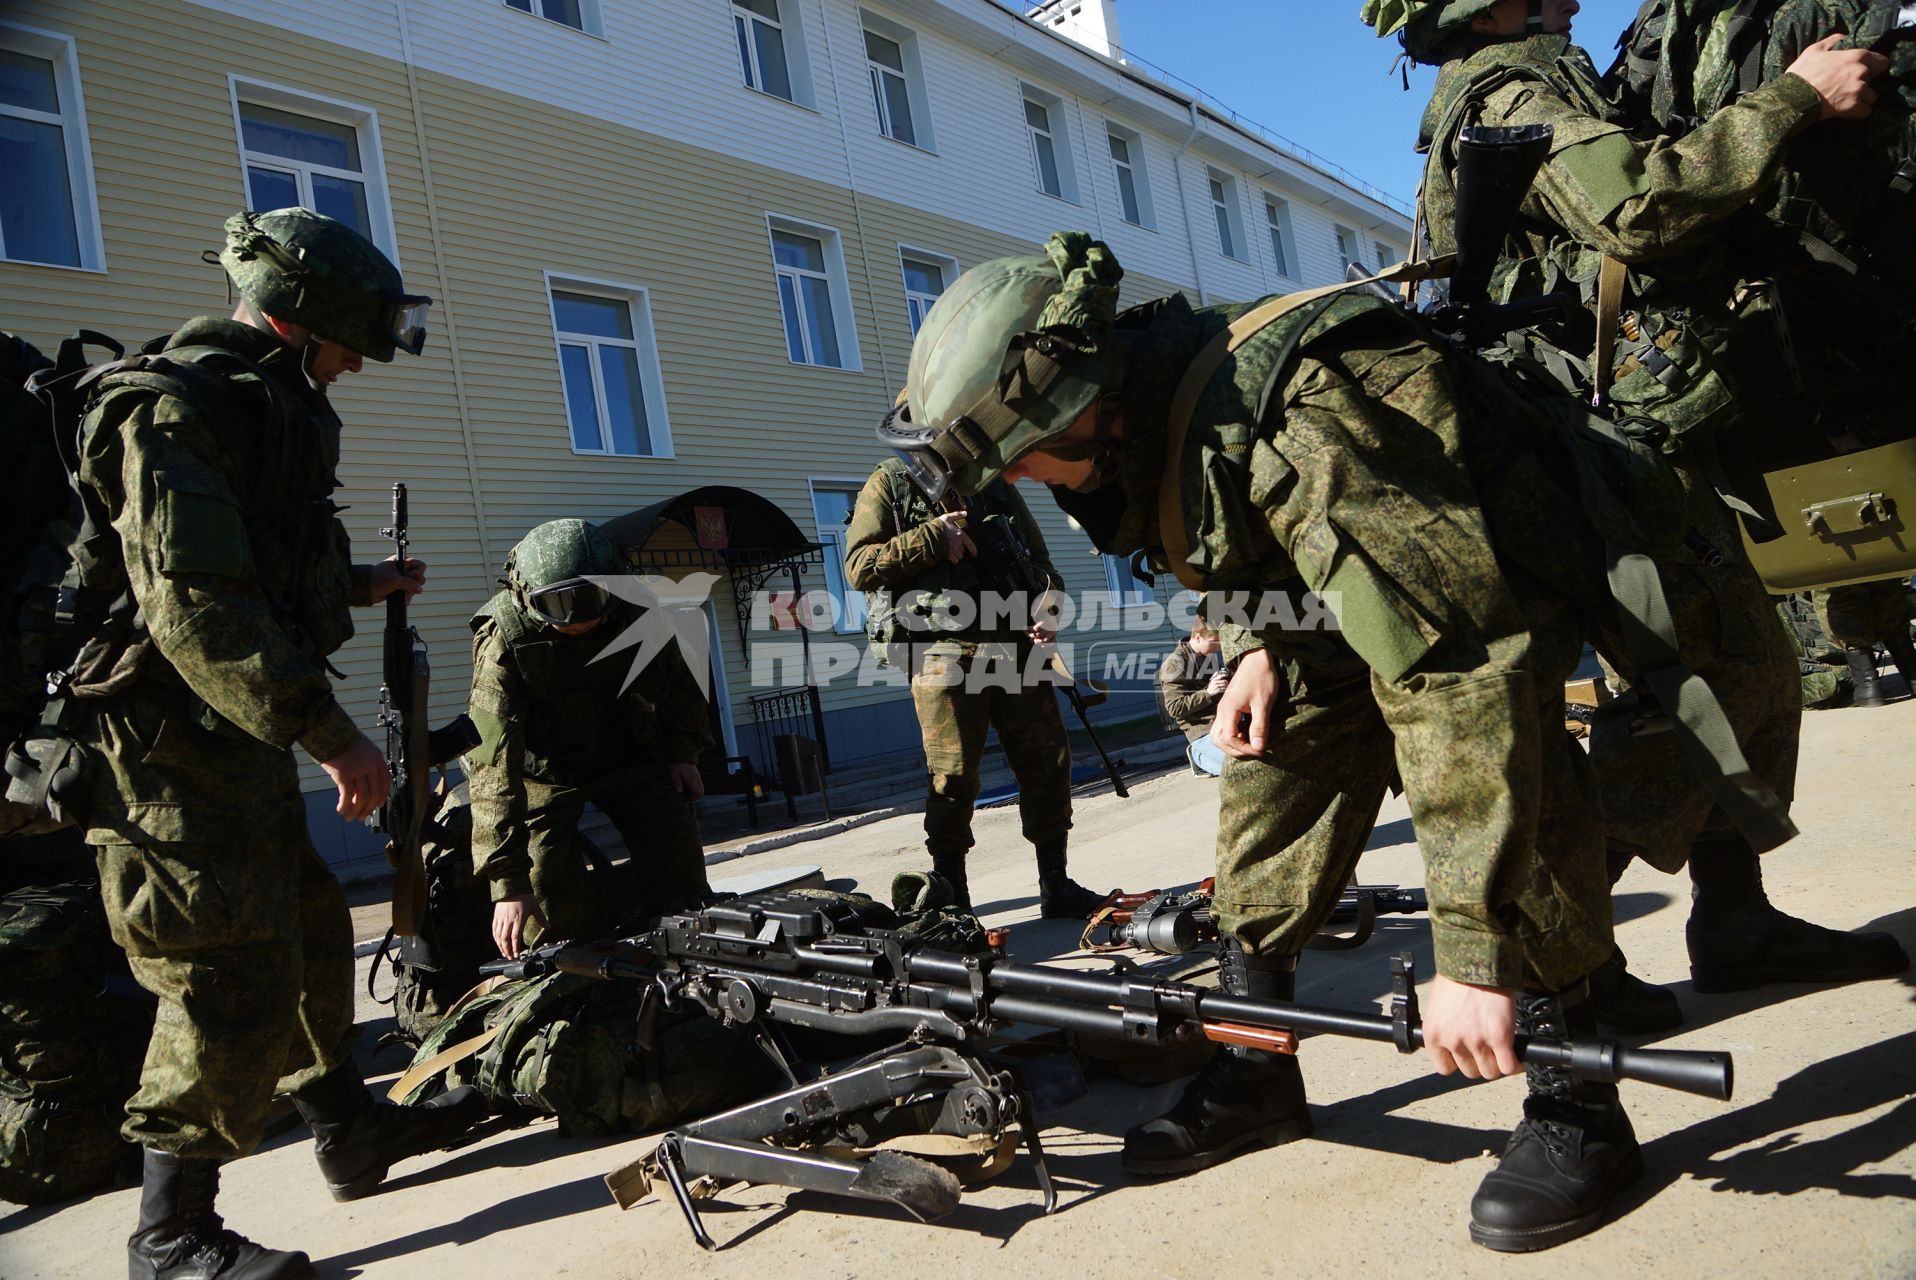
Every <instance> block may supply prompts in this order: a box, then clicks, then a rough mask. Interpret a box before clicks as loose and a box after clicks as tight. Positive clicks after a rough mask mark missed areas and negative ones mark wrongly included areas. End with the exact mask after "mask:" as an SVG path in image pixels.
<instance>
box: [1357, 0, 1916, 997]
mask: <svg viewBox="0 0 1916 1280" xmlns="http://www.w3.org/2000/svg"><path fill="white" fill-rule="evenodd" d="M1577 8H1578V6H1577V5H1576V3H1575V0H1528V2H1527V0H1368V3H1367V4H1366V5H1365V8H1364V20H1365V21H1366V22H1367V23H1370V24H1372V25H1374V26H1376V28H1377V30H1378V33H1379V34H1380V35H1389V34H1393V33H1398V34H1400V36H1401V40H1402V42H1403V45H1404V48H1405V50H1406V51H1407V52H1408V53H1409V55H1410V56H1411V57H1413V58H1415V59H1416V60H1417V61H1420V62H1428V63H1434V64H1441V66H1442V71H1441V72H1440V74H1439V77H1438V81H1437V86H1436V89H1435V92H1434V94H1433V96H1432V99H1431V103H1430V106H1429V108H1428V109H1427V110H1426V112H1425V115H1424V122H1423V127H1422V137H1421V139H1420V142H1419V146H1420V149H1426V150H1428V151H1429V160H1428V163H1427V166H1426V169H1425V175H1424V183H1423V188H1422V202H1423V222H1424V225H1425V226H1426V227H1427V228H1428V229H1429V232H1430V236H1431V241H1432V244H1433V247H1435V248H1436V249H1437V251H1438V252H1446V251H1448V250H1449V249H1450V248H1451V247H1452V246H1451V243H1450V240H1451V233H1452V228H1453V226H1454V217H1455V208H1456V189H1455V173H1456V149H1455V145H1454V143H1455V138H1456V135H1457V131H1458V129H1459V128H1460V127H1461V126H1464V125H1488V126H1519V125H1535V124H1547V125H1550V126H1551V127H1552V128H1553V130H1554V138H1553V141H1552V143H1551V147H1552V150H1551V153H1550V156H1549V158H1548V159H1547V160H1546V161H1545V163H1544V165H1543V168H1542V170H1541V171H1540V172H1539V174H1538V175H1537V178H1536V181H1535V183H1534V185H1533V187H1532V189H1531V191H1530V193H1529V195H1528V196H1527V197H1526V199H1525V201H1524V204H1523V208H1522V210H1521V212H1520V213H1519V215H1518V219H1517V222H1516V225H1515V226H1514V227H1513V229H1512V234H1511V236H1510V239H1509V240H1508V242H1507V247H1506V254H1507V256H1506V259H1505V261H1504V262H1503V263H1502V264H1500V265H1499V267H1498V270H1497V273H1496V274H1495V276H1494V277H1493V291H1498V292H1499V295H1500V297H1501V298H1506V299H1507V298H1511V297H1525V296H1530V295H1532V294H1538V293H1545V292H1549V291H1551V290H1555V289H1558V288H1572V289H1578V290H1581V291H1582V294H1583V296H1584V297H1585V299H1586V300H1589V301H1590V302H1591V304H1592V306H1593V307H1594V306H1595V305H1596V295H1597V293H1598V290H1599V277H1600V274H1601V273H1602V269H1603V266H1604V263H1605V261H1606V260H1608V261H1610V262H1611V263H1613V264H1621V267H1625V268H1627V269H1628V275H1627V284H1626V286H1625V289H1624V292H1623V296H1622V300H1621V304H1620V305H1621V306H1622V307H1624V308H1626V309H1627V314H1626V316H1625V323H1624V324H1623V325H1621V326H1620V328H1621V329H1622V333H1621V334H1620V335H1619V340H1618V342H1617V345H1616V349H1615V358H1614V360H1613V361H1612V368H1611V369H1610V370H1606V371H1605V373H1604V377H1603V398H1604V399H1605V400H1606V402H1607V403H1609V404H1610V405H1612V406H1614V408H1615V409H1616V410H1617V411H1618V412H1619V413H1620V414H1621V415H1627V416H1632V417H1633V418H1634V419H1635V421H1636V422H1638V423H1639V424H1643V426H1642V428H1641V429H1646V430H1649V431H1650V432H1651V433H1652V434H1653V435H1654V436H1655V438H1656V442H1657V443H1658V444H1660V445H1661V447H1662V448H1663V449H1664V451H1665V452H1666V453H1667V454H1668V455H1669V456H1670V458H1671V460H1672V462H1673V463H1675V464H1676V466H1677V467H1678V470H1679V474H1680V475H1681V476H1682V478H1683V481H1684V484H1685V486H1686V489H1687V491H1688V494H1689V516H1690V524H1691V529H1692V533H1691V536H1690V537H1689V538H1688V539H1687V540H1686V542H1685V544H1684V546H1683V547H1682V548H1680V549H1678V550H1677V551H1676V552H1675V553H1673V554H1671V555H1667V556H1664V557H1661V558H1660V559H1659V561H1658V571H1659V576H1660V577H1661V579H1662V583H1663V589H1664V592H1665V594H1666V596H1667V598H1668V601H1669V606H1670V610H1671V614H1672V616H1673V618H1674V620H1675V623H1676V630H1677V634H1678V635H1679V636H1680V637H1683V638H1684V643H1683V644H1682V647H1681V657H1682V659H1683V662H1684V664H1685V665H1686V666H1688V667H1689V669H1690V670H1691V671H1693V672H1695V674H1696V675H1697V676H1699V677H1701V678H1702V679H1703V680H1704V681H1705V682H1706V683H1707V684H1708V686H1709V687H1710V689H1711V690H1713V691H1714V692H1715V693H1716V695H1717V697H1718V699H1719V700H1720V701H1721V702H1722V704H1723V708H1724V711H1725V713H1726V715H1727V717H1728V720H1729V723H1730V726H1731V728H1732V729H1733V731H1734V733H1735V736H1736V739H1737V741H1738V743H1739V744H1740V746H1741V749H1742V752H1743V755H1744V756H1745V758H1746V759H1747V760H1748V761H1749V763H1750V766H1751V768H1752V769H1753V770H1754V772H1755V773H1756V775H1758V777H1759V778H1760V780H1761V781H1762V782H1763V783H1765V784H1767V787H1768V789H1769V791H1770V792H1771V793H1773V794H1774V795H1775V796H1777V797H1780V798H1781V799H1782V801H1784V802H1785V803H1786V802H1787V800H1788V798H1789V796H1790V795H1791V794H1792V792H1793V790H1794V784H1795V774H1796V749H1797V734H1798V729H1799V726H1800V722H1801V715H1802V711H1801V701H1800V693H1799V682H1798V679H1797V670H1796V664H1795V661H1794V658H1793V656H1792V654H1791V652H1790V648H1789V645H1788V643H1787V639H1786V637H1785V636H1784V634H1783V632H1782V630H1781V628H1779V627H1778V625H1777V620H1776V613H1775V610H1774V608H1773V606H1772V605H1771V604H1770V601H1769V598H1768V595H1767V593H1766V591H1765V590H1764V587H1763V584H1762V582H1761V580H1760V579H1759V578H1758V577H1757V575H1756V572H1755V570H1754V568H1752V566H1751V565H1750V562H1749V558H1748V555H1747V553H1746V552H1745V551H1744V548H1743V543H1742V538H1741V535H1740V532H1739V530H1738V528H1737V525H1736V520H1735V517H1734V516H1733V515H1732V514H1731V511H1730V509H1729V507H1728V506H1726V505H1725V503H1724V502H1723V500H1722V499H1721V498H1719V497H1718V496H1717V477H1718V476H1719V475H1720V472H1721V468H1720V466H1718V465H1717V464H1716V462H1715V458H1714V454H1713V450H1714V441H1715V440H1716V439H1717V438H1719V437H1720V436H1721V435H1722V433H1723V432H1724V431H1725V429H1726V428H1729V427H1730V426H1732V425H1733V424H1734V423H1735V422H1736V421H1737V417H1738V413H1739V393H1738V391H1737V390H1736V388H1735V385H1734V378H1735V374H1734V372H1733V370H1732V368H1731V365H1730V361H1729V358H1728V356H1729V354H1730V353H1732V352H1734V351H1735V350H1736V344H1737V343H1738V342H1739V341H1742V340H1744V339H1741V338H1740V337H1739V335H1738V334H1737V332H1736V317H1735V316H1734V315H1733V314H1732V311H1731V308H1730V305H1729V304H1730V300H1731V294H1730V290H1729V288H1728V286H1727V283H1726V276H1725V274H1724V273H1725V269H1726V264H1724V263H1723V262H1721V261H1720V260H1718V258H1717V257H1716V256H1715V255H1714V254H1713V253H1712V252H1711V250H1712V246H1713V245H1715V244H1716V242H1715V240H1714V239H1713V237H1715V236H1716V234H1717V233H1718V231H1719V230H1720V228H1721V227H1722V226H1723V224H1724V223H1725V222H1726V220H1728V219H1729V218H1731V217H1732V216H1733V215H1735V214H1736V213H1737V212H1738V211H1740V210H1742V209H1744V208H1745V207H1746V206H1747V205H1748V204H1749V203H1750V202H1751V201H1752V199H1754V198H1755V197H1756V196H1757V195H1758V194H1759V193H1761V192H1762V191H1763V190H1764V189H1765V188H1766V187H1767V185H1768V184H1770V183H1771V182H1772V181H1773V180H1774V178H1775V175H1776V171H1777V165H1778V163H1779V160H1780V158H1781V156H1782V155H1783V152H1784V148H1785V147H1786V146H1787V144H1788V143H1789V141H1790V140H1791V139H1792V138H1794V137H1796V136H1797V135H1798V134H1800V133H1802V131H1803V130H1805V129H1808V128H1810V127H1811V126H1813V125H1815V124H1816V123H1817V121H1818V120H1819V119H1825V118H1832V117H1846V118H1847V117H1855V116H1860V115H1867V114H1868V111H1869V103H1870V101H1871V100H1873V96H1874V95H1873V93H1872V91H1871V90H1870V89H1869V86H1868V80H1869V78H1870V76H1871V75H1873V74H1875V73H1876V72H1877V71H1880V70H1881V67H1882V59H1881V58H1880V57H1878V56H1877V55H1874V54H1867V53H1861V52H1854V51H1851V52H1839V51H1837V50H1834V49H1831V48H1827V47H1815V48H1812V49H1810V50H1808V51H1806V52H1805V53H1804V54H1803V55H1802V57H1801V58H1800V60H1799V61H1798V62H1797V63H1796V64H1795V65H1794V66H1793V68H1792V69H1793V70H1794V71H1795V72H1796V74H1789V75H1784V76H1781V77H1779V78H1778V79H1777V80H1775V81H1774V82H1773V83H1771V84H1769V85H1766V86H1764V87H1763V88H1762V89H1761V90H1759V91H1757V92H1755V93H1752V94H1750V95H1747V96H1746V97H1744V98H1742V99H1740V100H1739V101H1738V102H1737V103H1736V104H1735V105H1734V106H1732V107H1731V108H1729V109H1727V110H1725V111H1723V112H1720V113H1719V114H1718V115H1717V116H1715V117H1713V118H1712V119H1710V120H1709V121H1708V122H1706V123H1705V124H1703V125H1702V126H1700V127H1699V128H1697V129H1695V130H1694V131H1692V132H1690V133H1689V134H1688V135H1687V136H1685V137H1683V138H1681V139H1675V138H1671V137H1658V138H1655V139H1652V140H1649V141H1644V140H1640V139H1638V138H1636V137H1634V136H1633V135H1632V134H1631V132H1630V131H1629V126H1630V124H1631V123H1632V122H1631V121H1628V120H1626V119H1623V118H1620V116H1619V113H1618V112H1617V111H1616V110H1615V109H1614V108H1612V107H1610V106H1609V105H1608V103H1607V102H1606V101H1605V99H1604V97H1603V94H1602V91H1601V88H1600V86H1599V84H1598V78H1597V75H1596V72H1595V70H1594V68H1593V67H1592V66H1591V65H1590V61H1589V58H1588V56H1587V55H1586V54H1584V52H1583V51H1582V50H1581V49H1579V48H1577V47H1576V46H1575V45H1572V44H1571V43H1570V41H1569V36H1568V32H1569V29H1570V22H1571V18H1572V16H1573V15H1574V14H1575V13H1576V12H1577ZM1609 270H1611V271H1612V272H1615V271H1618V270H1620V268H1619V267H1616V266H1613V267H1611V268H1609ZM1533 336H1534V341H1535V344H1536V349H1537V350H1539V351H1542V352H1544V353H1546V356H1547V357H1549V358H1552V359H1555V361H1556V363H1557V364H1558V365H1559V366H1561V367H1564V368H1565V369H1567V368H1568V362H1567V361H1565V360H1563V359H1562V358H1561V356H1560V355H1557V354H1556V353H1562V352H1567V353H1569V354H1571V355H1573V356H1576V357H1577V358H1579V359H1588V358H1589V356H1590V352H1589V341H1590V340H1589V337H1588V331H1587V330H1582V331H1578V330H1574V329H1571V330H1566V331H1564V332H1557V331H1555V330H1543V331H1540V332H1539V333H1538V334H1536V335H1533ZM1747 394H1748V393H1747V391H1745V392H1743V393H1742V395H1744V396H1747ZM1625 674H1626V676H1628V675H1630V674H1631V672H1629V671H1628V670H1626V671H1625ZM1647 714H1648V709H1646V708H1645V706H1644V704H1643V702H1642V701H1641V698H1640V696H1639V695H1637V694H1635V693H1632V694H1630V695H1626V696H1625V697H1623V698H1619V699H1617V700H1616V701H1614V702H1612V703H1611V704H1610V705H1609V706H1608V707H1606V708H1605V709H1604V710H1603V711H1602V712H1601V713H1600V715H1599V718H1598V721H1597V724H1596V726H1595V728H1594V730H1593V732H1592V736H1591V759H1592V761H1593V763H1594V764H1595V765H1596V768H1597V774H1598V778H1599V780H1600V782H1601V784H1602V790H1603V795H1604V798H1605V805H1604V815H1605V827H1606V836H1607V838H1608V842H1609V846H1610V872H1611V875H1612V878H1613V879H1614V878H1615V877H1617V876H1620V875H1621V874H1622V872H1623V870H1624V868H1625V867H1626V866H1627V865H1628V864H1629V862H1630V860H1631V859H1632V858H1642V859H1644V860H1645V861H1646V862H1648V863H1650V864H1651V865H1652V866H1655V867H1657V868H1658V869H1660V870H1663V871H1666V872H1675V871H1677V870H1678V869H1680V868H1682V867H1683V866H1685V865H1686V864H1687V865H1688V867H1689V869H1690V876H1691V880H1692V883H1693V884H1694V886H1695V894H1696V897H1695V903H1694V905H1693V908H1692V910H1691V914H1690V920H1689V924H1688V928H1687V931H1686V932H1687V938H1688V943H1689V950H1690V959H1691V973H1692V976H1693V979H1694V981H1695V984H1696V987H1697V989H1698V990H1700V991H1726V990H1739V989H1743V988H1746V987H1752V986H1757V985H1760V984H1763V983H1766V982H1775V981H1786V980H1787V981H1848V980H1852V979H1856V978H1864V977H1872V976H1876V975H1879V974H1884V973H1893V972H1896V971H1898V970H1900V969H1902V968H1904V967H1906V966H1907V964H1908V958H1907V956H1905V955H1904V954H1903V952H1902V950H1901V948H1900V947H1898V946H1897V944H1896V942H1895V940H1894V939H1893V938H1891V937H1890V936H1889V935H1888V934H1883V933H1861V934H1854V935H1851V934H1843V933H1838V932H1836V931H1833V930H1829V929H1823V928H1820V927H1818V926H1815V925H1812V924H1809V923H1806V922H1804V921H1801V920H1797V919H1795V918H1794V917H1791V916H1787V915H1785V914H1783V913H1782V912H1781V911H1778V910H1777V909H1776V908H1775V907H1773V906H1771V905H1770V903H1769V900H1768V898H1767V897H1766V895H1765V894H1764V892H1763V886H1762V879H1761V875H1760V873H1759V870H1758V865H1757V853H1758V852H1759V844H1760V846H1761V847H1762V848H1769V847H1772V846H1773V845H1774V844H1777V843H1780V842H1781V841H1782V840H1784V839H1787V838H1788V836H1789V835H1791V834H1794V828H1793V827H1791V826H1789V824H1788V823H1787V821H1786V820H1785V819H1784V818H1783V817H1782V815H1781V814H1780V812H1779V813H1777V814H1776V816H1775V818H1774V822H1773V829H1772V830H1770V831H1768V832H1759V833H1756V836H1757V838H1755V839H1753V837H1752V835H1751V834H1746V833H1745V832H1744V831H1742V830H1739V829H1738V828H1737V827H1736V826H1735V825H1733V824H1732V823H1731V822H1730V821H1729V819H1728V818H1727V817H1726V816H1725V814H1724V812H1723V810H1722V809H1720V808H1718V806H1717V803H1716V800H1715V798H1714V797H1713V796H1712V795H1711V793H1710V792H1709V791H1707V790H1706V789H1705V788H1704V786H1702V785H1701V784H1700V783H1699V782H1698V779H1697V775H1696V773H1695V771H1694V770H1693V768H1692V767H1691V766H1690V764H1689V763H1688V761H1687V760H1686V758H1685V756H1684V754H1683V749H1682V746H1681V744H1680V743H1679V742H1678V741H1677V735H1676V734H1674V733H1651V732H1642V728H1643V724H1642V721H1643V720H1644V719H1645V718H1646V716H1647ZM1593 987H1594V990H1595V991H1596V994H1597V997H1598V999H1599V1001H1600V1002H1601V1004H1602V1006H1603V1016H1604V1017H1605V1018H1606V1020H1607V1021H1610V1022H1612V1023H1616V1024H1622V1025H1634V1026H1637V1027H1640V1028H1643V1029H1652V1028H1660V1027H1668V1026H1674V1025H1677V1024H1678V1023H1679V1022H1680V1021H1681V1014H1680V1012H1679V1010H1678V1009H1677V1007H1676V1000H1675V997H1674V996H1673V995H1671V994H1670V993H1669V992H1667V991H1659V990H1658V989H1656V988H1654V987H1651V986H1649V985H1648V984H1646V983H1643V982H1641V981H1640V980H1637V979H1636V978H1634V977H1633V976H1631V975H1629V974H1628V973H1627V972H1626V971H1625V969H1624V965H1623V957H1622V954H1621V952H1618V953H1616V954H1615V955H1613V956H1612V957H1611V960H1610V963H1609V964H1608V965H1607V966H1606V967H1605V970H1604V972H1603V973H1601V974H1599V975H1597V978H1596V979H1595V980H1594V983H1593Z"/></svg>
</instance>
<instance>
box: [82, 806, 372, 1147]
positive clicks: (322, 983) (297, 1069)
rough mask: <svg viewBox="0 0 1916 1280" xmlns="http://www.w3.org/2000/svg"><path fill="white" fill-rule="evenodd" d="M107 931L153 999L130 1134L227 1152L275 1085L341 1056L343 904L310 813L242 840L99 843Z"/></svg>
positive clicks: (252, 1136)
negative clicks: (306, 823) (308, 824)
mask: <svg viewBox="0 0 1916 1280" xmlns="http://www.w3.org/2000/svg"><path fill="white" fill-rule="evenodd" d="M94 855H95V859H96V862H97V863H98V866H99V869H100V890H101V895H102V897H103V899H104V900H105V903H106V912H107V922H108V924H109V926H110V927H111V929H112V933H113V940H114V941H115V942H117V943H119V944H120V946H121V947H122V948H124V949H125V951H126V953H127V959H128V961H129V963H130V964H131V965H132V968H133V977H134V979H135V980H136V981H137V982H138V983H139V984H140V985H141V986H142V987H145V988H146V989H147V990H148V991H150V992H152V993H153V995H154V996H155V997H156V998H157V999H158V1001H159V1010H158V1013H157V1015H156V1017H155V1020H154V1024H153V1038H152V1040H151V1041H150V1042H149V1043H148V1045H147V1051H146V1062H145V1065H144V1066H143V1067H142V1069H141V1072H140V1087H139V1090H138V1092H136V1093H135V1094H134V1095H133V1097H132V1099H131V1100H130V1101H129V1102H128V1103H127V1104H126V1110H127V1122H126V1125H125V1127H124V1128H122V1129H121V1133H122V1134H123V1135H124V1136H125V1137H126V1139H127V1141H129V1142H133V1143H138V1144H139V1145H141V1146H147V1147H153V1148H156V1149H158V1150H161V1151H169V1152H172V1153H173V1154H175V1155H183V1156H204V1157H208V1158H211V1159H216V1160H231V1159H235V1158H237V1157H239V1156H243V1155H245V1154H247V1153H248V1152H250V1151H251V1150H252V1149H253V1147H254V1146H255V1145H256V1144H257V1143H258V1142H259V1139H260V1133H261V1131H262V1130H263V1129H264V1127H265V1124H266V1117H267V1104H268V1103H269V1102H270V1101H271V1099H272V1096H273V1094H274V1092H275V1090H278V1091H280V1092H286V1093H291V1092H293V1091H294V1090H296V1089H300V1088H303V1087H304V1086H305V1085H308V1084H310V1083H312V1082H313V1081H314V1080H317V1079H318V1078H319V1077H320V1076H322V1075H324V1074H325V1073H326V1072H327V1071H329V1070H331V1069H332V1068H333V1067H335V1066H338V1065H339V1064H340V1063H341V1062H343V1061H345V1060H346V1058H347V1056H348V1054H349V1053H350V1052H351V1049H352V1038H353V949H352V948H353V935H352V918H351V916H350V915H349V914H348V912H347V910H346V898H345V895H344V894H343V893H341V892H340V888H339V881H338V880H336V879H335V878H334V877H333V873H332V872H331V870H329V869H328V868H327V866H326V864H325V862H324V861H322V860H321V858H320V856H319V853H318V851H317V850H315V849H314V848H313V843H312V841H311V839H310V838H308V836H307V835H306V832H305V829H304V827H303V825H301V826H295V825H293V824H290V823H289V824H286V825H285V826H283V827H282V828H281V829H280V830H279V831H278V832H277V833H276V834H273V835H264V834H263V835H262V836H261V837H260V838H258V839H256V840H253V841H251V842H249V843H245V844H233V845H210V844H174V843H156V844H151V845H126V844H109V845H100V846H98V847H96V848H95V850H94Z"/></svg>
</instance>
